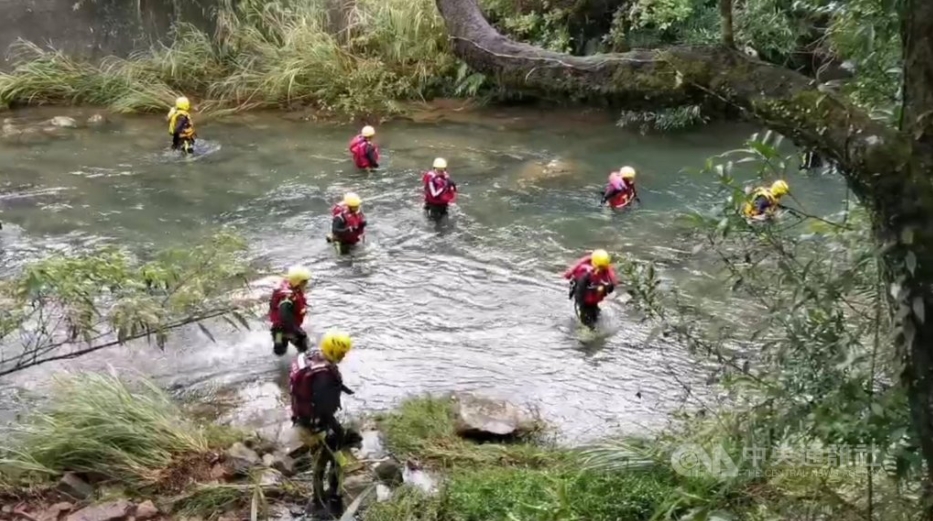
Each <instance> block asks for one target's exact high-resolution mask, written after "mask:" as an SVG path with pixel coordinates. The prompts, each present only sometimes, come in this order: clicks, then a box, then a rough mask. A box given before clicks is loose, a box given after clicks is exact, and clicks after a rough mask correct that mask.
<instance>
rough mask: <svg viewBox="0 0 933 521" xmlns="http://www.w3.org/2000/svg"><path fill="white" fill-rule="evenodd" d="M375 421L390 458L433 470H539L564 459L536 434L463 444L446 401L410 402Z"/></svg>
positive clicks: (416, 399)
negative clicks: (512, 439) (496, 467)
mask: <svg viewBox="0 0 933 521" xmlns="http://www.w3.org/2000/svg"><path fill="white" fill-rule="evenodd" d="M377 420H378V423H379V428H380V430H382V432H383V433H384V434H385V438H386V445H387V447H388V449H389V450H390V451H391V452H392V453H393V454H395V455H396V456H397V457H399V458H402V459H404V458H409V457H414V458H416V459H419V460H423V461H425V462H427V463H429V464H432V465H434V466H436V467H443V468H450V467H463V466H473V467H476V466H483V465H513V466H524V467H542V466H551V465H555V464H557V463H560V462H562V461H563V460H565V459H566V458H567V455H566V454H565V453H564V452H562V451H559V450H555V449H554V448H553V447H551V446H550V444H548V443H546V442H545V441H543V438H542V437H541V436H539V435H537V434H539V433H535V434H536V436H535V437H534V439H531V440H527V441H528V442H526V443H515V444H496V443H484V444H476V443H472V442H470V441H467V440H464V439H463V438H461V437H459V436H457V433H456V430H455V421H454V411H453V402H452V401H451V400H450V399H448V398H439V397H430V396H425V397H418V398H411V399H408V400H405V401H403V402H402V403H401V404H400V405H399V406H398V408H397V409H395V410H393V411H392V412H391V413H388V414H385V415H382V416H380V417H379V418H377Z"/></svg>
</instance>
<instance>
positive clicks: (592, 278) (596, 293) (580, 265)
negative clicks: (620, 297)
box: [564, 255, 617, 306]
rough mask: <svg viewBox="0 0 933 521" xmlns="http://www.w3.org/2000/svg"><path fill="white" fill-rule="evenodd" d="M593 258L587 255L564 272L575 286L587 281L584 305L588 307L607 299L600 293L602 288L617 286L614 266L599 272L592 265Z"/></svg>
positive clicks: (565, 276)
mask: <svg viewBox="0 0 933 521" xmlns="http://www.w3.org/2000/svg"><path fill="white" fill-rule="evenodd" d="M591 257H592V256H591V255H586V256H585V257H583V258H581V259H580V260H578V261H577V262H576V264H574V265H573V266H572V267H571V268H570V269H568V270H567V271H566V272H564V278H565V279H570V280H571V281H572V282H573V283H574V284H580V283H581V282H582V281H583V279H584V278H586V279H587V280H586V285H587V286H586V289H585V290H584V293H583V303H584V304H586V305H588V306H592V305H595V304H599V303H600V302H602V300H603V299H604V298H606V294H605V293H603V292H602V291H600V288H601V287H602V286H607V285H610V284H611V285H613V286H615V285H616V284H617V279H616V273H615V270H614V269H612V266H610V267H608V268H606V269H604V270H599V271H598V272H597V271H596V268H594V267H593V264H592V263H591ZM587 276H588V277H587Z"/></svg>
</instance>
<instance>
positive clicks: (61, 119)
mask: <svg viewBox="0 0 933 521" xmlns="http://www.w3.org/2000/svg"><path fill="white" fill-rule="evenodd" d="M48 124H49V125H51V126H53V127H55V128H78V122H77V121H75V119H74V118H70V117H68V116H55V117H54V118H52V119H50V120H49V121H48Z"/></svg>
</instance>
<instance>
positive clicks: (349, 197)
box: [343, 192, 363, 208]
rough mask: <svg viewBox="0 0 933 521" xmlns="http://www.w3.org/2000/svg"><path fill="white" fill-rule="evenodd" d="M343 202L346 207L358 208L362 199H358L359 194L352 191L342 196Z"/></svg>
mask: <svg viewBox="0 0 933 521" xmlns="http://www.w3.org/2000/svg"><path fill="white" fill-rule="evenodd" d="M343 204H345V205H347V207H348V208H359V207H360V205H361V204H363V201H362V200H361V199H360V196H358V195H356V194H355V193H353V192H347V193H346V195H344V196H343Z"/></svg>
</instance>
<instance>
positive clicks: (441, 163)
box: [434, 157, 447, 170]
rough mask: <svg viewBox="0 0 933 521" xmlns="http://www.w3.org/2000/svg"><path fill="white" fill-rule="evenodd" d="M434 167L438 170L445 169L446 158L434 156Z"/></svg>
mask: <svg viewBox="0 0 933 521" xmlns="http://www.w3.org/2000/svg"><path fill="white" fill-rule="evenodd" d="M434 168H436V169H438V170H446V169H447V160H446V159H444V158H443V157H438V158H436V159H435V160H434Z"/></svg>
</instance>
